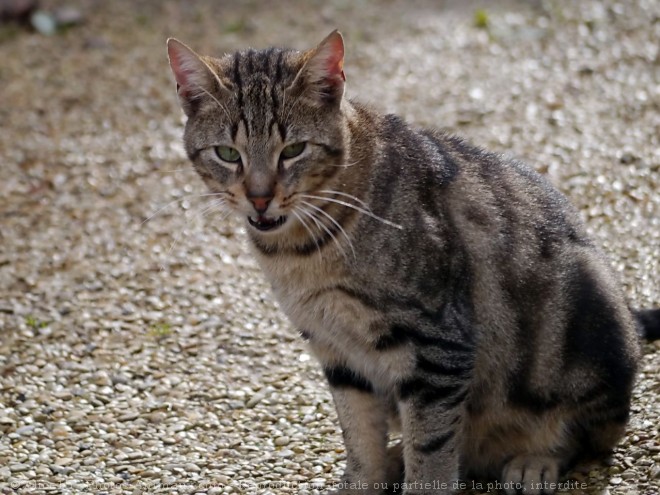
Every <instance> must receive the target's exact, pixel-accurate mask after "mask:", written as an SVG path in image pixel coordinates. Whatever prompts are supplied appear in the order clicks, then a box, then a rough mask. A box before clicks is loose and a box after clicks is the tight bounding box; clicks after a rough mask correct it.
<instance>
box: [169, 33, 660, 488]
mask: <svg viewBox="0 0 660 495" xmlns="http://www.w3.org/2000/svg"><path fill="white" fill-rule="evenodd" d="M169 54H170V60H171V63H172V68H173V71H174V74H175V78H176V80H177V83H178V92H179V97H180V99H181V103H182V107H183V109H184V111H185V112H186V113H187V115H188V121H187V124H186V129H185V137H184V140H185V148H186V151H187V153H188V156H189V157H190V159H191V160H192V162H193V164H194V166H195V168H196V169H197V171H198V172H199V174H200V176H201V177H202V179H203V180H204V181H205V182H206V183H207V184H208V186H209V188H210V189H211V191H213V192H215V193H217V194H218V195H219V197H220V198H222V200H223V201H224V204H225V206H226V207H227V208H230V209H232V210H233V211H234V212H235V213H237V214H238V215H240V216H242V217H244V218H246V219H247V218H249V219H250V220H249V221H248V222H247V229H248V233H249V237H250V239H251V244H252V247H253V248H254V253H255V255H256V257H257V259H258V261H259V263H260V265H261V267H262V268H263V271H264V273H265V275H266V277H267V278H268V279H269V281H270V283H271V284H272V287H273V291H274V293H275V295H276V297H277V299H278V301H279V303H280V305H281V307H282V309H283V310H284V311H285V312H286V314H287V315H288V316H289V318H290V319H291V321H292V322H293V323H294V325H296V326H297V327H298V328H300V329H301V330H300V331H301V334H302V335H303V336H304V337H305V339H306V340H307V341H308V342H309V345H310V347H311V349H312V350H313V351H314V353H315V354H316V356H317V357H318V359H319V361H320V362H321V365H322V366H323V369H324V370H325V374H326V376H327V379H328V382H329V384H330V387H331V391H332V394H333V397H334V400H335V403H336V406H337V412H338V415H339V420H340V423H341V427H342V430H343V435H344V440H345V444H346V452H347V468H346V479H347V480H348V481H353V482H357V481H360V482H367V483H369V484H370V485H369V486H370V487H371V488H370V489H369V490H367V491H364V490H362V491H360V493H362V494H364V495H366V494H368V493H380V492H381V491H380V489H376V488H373V487H374V484H376V483H383V482H385V481H389V482H390V483H394V482H401V481H405V482H406V483H408V484H407V485H406V486H405V489H404V490H403V492H404V493H405V494H408V495H411V494H418V493H431V492H430V491H428V490H426V489H424V488H422V489H419V488H416V486H417V487H419V486H420V485H415V484H413V483H414V482H418V483H426V482H433V481H439V482H440V483H446V484H447V486H448V487H449V488H447V489H439V490H438V491H435V492H433V493H450V492H451V484H452V482H453V481H454V480H456V479H458V478H459V477H461V476H466V475H471V476H478V477H482V476H483V477H499V478H500V479H501V481H502V482H513V483H520V484H525V486H526V489H527V491H526V493H541V491H539V490H536V489H535V488H534V486H533V482H541V481H548V482H551V481H556V480H557V477H558V476H559V472H560V471H561V470H562V469H564V468H566V467H567V465H568V463H569V462H570V461H571V460H573V459H574V458H576V457H577V456H578V455H579V454H581V453H582V451H581V450H582V448H583V447H584V446H589V447H590V448H591V449H592V450H594V451H596V452H599V453H600V452H604V451H607V450H608V449H610V448H611V447H612V446H613V445H614V444H615V443H616V442H617V441H618V439H619V437H620V436H621V434H622V431H623V428H624V425H625V422H626V420H627V417H628V409H629V403H630V396H631V389H632V385H633V380H634V376H635V371H636V366H637V361H638V355H639V344H638V339H637V335H636V329H635V325H636V323H635V321H634V319H633V316H632V315H631V312H630V311H629V309H628V307H627V305H626V302H625V301H624V298H623V295H622V293H621V290H620V289H619V287H618V284H617V283H616V281H615V279H614V277H613V275H612V273H611V270H610V268H609V267H608V263H607V261H606V260H604V259H603V256H602V255H601V253H600V252H599V251H598V249H596V248H595V247H594V245H593V244H592V242H591V241H590V240H589V239H588V237H587V235H586V232H585V228H584V226H583V225H582V223H581V222H580V220H579V218H578V215H577V214H576V212H575V211H574V210H573V208H572V207H571V206H570V205H569V204H568V202H567V201H566V199H565V198H564V197H563V196H562V195H561V194H559V193H558V192H557V191H556V190H555V189H554V188H553V187H552V186H551V185H550V184H549V183H548V182H547V181H546V180H545V179H544V178H542V177H541V176H539V175H538V174H536V173H535V172H533V171H532V170H531V169H529V168H528V167H526V166H525V165H523V164H520V163H517V162H513V161H510V160H505V159H503V158H502V157H500V156H497V155H494V154H490V153H487V152H485V151H483V150H481V149H478V148H475V147H473V146H471V145H469V144H467V143H465V142H464V141H463V140H461V139H459V138H457V137H455V136H451V135H448V134H444V133H440V132H436V131H430V130H418V129H415V128H413V127H411V126H410V125H408V124H407V123H405V122H404V121H402V120H401V119H399V118H398V117H396V116H393V115H380V114H378V113H377V112H375V111H374V110H372V109H371V108H368V107H366V106H363V105H361V104H359V103H357V102H354V101H349V100H348V99H346V98H344V97H343V90H344V73H343V67H342V64H343V43H342V39H341V36H340V35H339V33H337V32H335V33H332V34H331V35H330V36H328V38H326V39H325V40H324V41H323V42H322V43H321V44H320V45H319V46H318V47H316V48H315V49H312V50H308V51H306V52H296V51H292V50H280V49H275V48H271V49H268V50H264V51H255V50H247V51H242V52H237V53H234V54H229V55H225V56H223V57H221V58H210V57H200V56H198V55H196V54H194V52H192V51H191V50H190V49H189V48H187V47H185V46H184V45H182V44H181V43H179V42H177V41H174V40H171V41H170V42H169ZM299 142H305V143H306V146H305V148H304V151H303V152H301V153H300V155H298V156H296V157H293V158H286V157H285V154H283V153H284V150H285V149H287V148H285V147H286V146H288V145H291V144H295V143H299ZM218 146H230V147H232V148H234V149H236V150H238V152H240V157H241V158H240V160H239V161H238V162H236V163H226V162H223V161H222V159H220V158H218V156H217V147H218ZM255 198H256V199H255ZM257 201H259V202H260V203H257ZM257 204H261V205H262V206H263V205H267V209H266V210H265V213H263V212H259V211H256V210H257V207H256V206H255V205H257ZM282 222H283V223H282ZM647 316H648V315H647ZM647 320H648V321H651V318H648V317H647ZM393 424H396V425H399V427H400V428H401V431H402V439H403V440H402V444H401V445H400V446H398V447H395V448H394V449H391V450H389V451H388V450H387V435H388V431H392V430H391V429H392V425H393ZM402 473H405V474H404V479H403V480H401V479H399V477H400V476H402ZM390 486H392V485H390ZM436 486H437V485H436ZM342 493H350V492H348V491H343V492H342Z"/></svg>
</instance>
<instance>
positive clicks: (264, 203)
mask: <svg viewBox="0 0 660 495" xmlns="http://www.w3.org/2000/svg"><path fill="white" fill-rule="evenodd" d="M272 199H273V197H272V196H253V197H250V196H248V200H249V201H250V203H252V206H254V209H255V210H257V213H259V214H260V215H263V214H264V213H265V212H266V210H267V209H268V205H269V204H270V202H271V200H272Z"/></svg>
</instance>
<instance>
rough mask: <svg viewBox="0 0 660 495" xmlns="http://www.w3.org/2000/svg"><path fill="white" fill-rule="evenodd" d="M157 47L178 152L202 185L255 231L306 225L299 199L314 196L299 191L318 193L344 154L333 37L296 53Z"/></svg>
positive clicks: (337, 43)
mask: <svg viewBox="0 0 660 495" xmlns="http://www.w3.org/2000/svg"><path fill="white" fill-rule="evenodd" d="M167 48H168V55H169V59H170V66H171V68H172V71H173V73H174V78H175V80H176V83H177V92H178V96H179V101H180V103H181V106H182V108H183V110H184V112H185V113H186V115H187V116H188V120H187V123H186V129H185V136H184V142H185V148H186V152H187V154H188V156H189V158H190V159H191V161H192V162H193V163H194V166H195V169H196V170H197V172H198V173H199V175H200V176H201V177H202V178H203V179H204V181H205V182H206V184H207V185H208V186H209V188H210V189H211V191H212V192H216V193H218V194H219V197H221V198H222V199H223V200H224V203H225V205H226V206H227V207H229V208H231V209H233V210H234V211H235V212H236V213H238V214H240V215H241V216H243V217H244V218H246V219H247V221H248V223H249V225H250V227H249V228H250V229H251V230H252V233H253V234H256V235H258V236H265V237H268V236H275V235H280V234H282V233H283V232H287V231H289V230H290V229H292V228H294V227H296V226H297V228H298V230H300V227H301V225H300V224H304V223H305V218H307V222H308V223H309V224H311V222H312V219H311V217H310V213H309V212H310V211H313V210H311V208H310V207H309V206H305V204H304V202H306V203H308V204H318V202H319V201H318V200H315V199H313V198H310V197H309V196H324V195H326V194H327V193H324V192H322V191H326V190H328V189H331V187H330V186H331V183H332V180H333V177H334V176H335V175H336V174H337V172H338V171H339V169H341V168H342V165H343V164H344V160H345V156H346V139H347V136H346V133H347V131H346V121H345V118H344V112H343V110H342V107H343V106H344V105H345V104H343V103H342V102H343V94H344V80H345V78H344V72H343V61H344V43H343V40H342V37H341V35H340V34H339V33H338V32H337V31H334V32H333V33H331V34H330V35H329V36H328V37H327V38H325V39H324V40H323V41H322V42H321V43H320V44H319V45H318V46H317V47H316V48H314V49H311V50H308V51H304V52H298V51H294V50H280V49H275V48H271V49H268V50H260V51H257V50H246V51H241V52H237V53H233V54H228V55H224V56H223V57H220V58H212V57H206V56H200V55H197V54H196V53H195V52H193V51H192V50H191V49H190V48H188V47H187V46H186V45H184V44H183V43H181V42H179V41H177V40H175V39H169V40H168V42H167ZM315 216H318V215H315ZM301 219H302V220H301ZM324 223H325V222H324ZM312 225H313V224H312ZM290 233H291V232H289V234H290Z"/></svg>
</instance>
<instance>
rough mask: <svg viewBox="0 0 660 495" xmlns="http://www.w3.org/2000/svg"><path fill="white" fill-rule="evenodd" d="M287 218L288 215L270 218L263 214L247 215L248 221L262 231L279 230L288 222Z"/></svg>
mask: <svg viewBox="0 0 660 495" xmlns="http://www.w3.org/2000/svg"><path fill="white" fill-rule="evenodd" d="M286 218H287V217H286V216H280V217H277V218H269V217H264V216H261V215H259V216H257V217H251V216H248V217H247V219H248V223H249V224H250V225H251V226H252V227H254V228H255V229H257V230H258V231H260V232H272V231H274V230H277V229H278V228H280V227H281V226H282V225H284V224H285V223H286Z"/></svg>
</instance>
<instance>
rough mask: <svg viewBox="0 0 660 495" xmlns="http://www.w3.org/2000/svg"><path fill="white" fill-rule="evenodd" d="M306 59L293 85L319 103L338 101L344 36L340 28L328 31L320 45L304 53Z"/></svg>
mask: <svg viewBox="0 0 660 495" xmlns="http://www.w3.org/2000/svg"><path fill="white" fill-rule="evenodd" d="M305 57H306V61H305V64H304V65H303V67H302V69H300V72H299V73H298V75H297V76H296V79H295V81H294V82H293V84H292V87H295V86H296V85H302V86H303V87H302V88H300V89H302V90H303V91H305V92H308V93H309V94H310V96H311V97H312V98H313V99H316V100H318V101H319V102H320V103H338V102H340V101H341V98H342V97H343V96H344V82H345V81H346V76H345V75H344V39H343V38H342V36H341V34H340V33H339V31H337V30H335V31H333V32H332V33H330V34H329V35H328V36H327V37H326V38H325V39H324V40H323V41H321V43H319V45H318V46H317V47H316V48H314V49H313V50H310V51H309V52H307V53H305Z"/></svg>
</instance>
